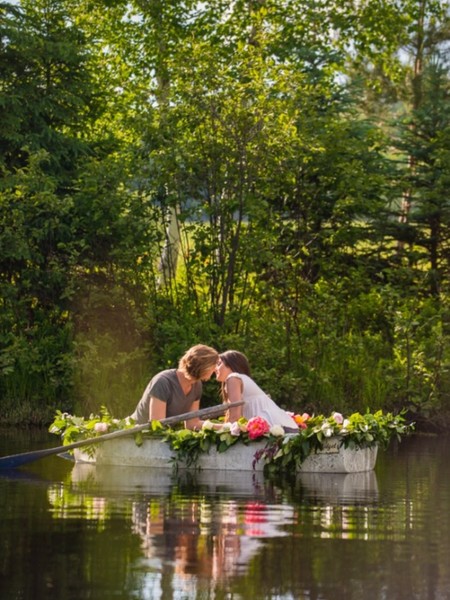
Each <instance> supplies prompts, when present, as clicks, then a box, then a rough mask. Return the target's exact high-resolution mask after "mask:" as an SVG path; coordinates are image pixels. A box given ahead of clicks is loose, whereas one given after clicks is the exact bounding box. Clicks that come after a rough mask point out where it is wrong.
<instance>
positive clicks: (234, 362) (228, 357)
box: [219, 350, 251, 377]
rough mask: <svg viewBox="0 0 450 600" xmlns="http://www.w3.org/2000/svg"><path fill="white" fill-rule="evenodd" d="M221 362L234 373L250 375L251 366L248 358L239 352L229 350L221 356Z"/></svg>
mask: <svg viewBox="0 0 450 600" xmlns="http://www.w3.org/2000/svg"><path fill="white" fill-rule="evenodd" d="M219 358H220V360H221V361H222V362H223V363H224V365H226V366H227V367H228V368H230V369H231V370H232V371H233V372H234V373H242V374H243V375H248V376H249V377H251V374H250V365H249V362H248V359H247V357H246V356H245V354H242V352H238V351H237V350H227V351H226V352H223V353H222V354H219Z"/></svg>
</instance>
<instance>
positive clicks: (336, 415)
mask: <svg viewBox="0 0 450 600" xmlns="http://www.w3.org/2000/svg"><path fill="white" fill-rule="evenodd" d="M331 416H332V417H333V419H334V420H335V421H336V423H338V424H339V425H342V423H343V422H344V417H343V416H342V415H341V413H338V412H334V413H333V414H332V415H331Z"/></svg>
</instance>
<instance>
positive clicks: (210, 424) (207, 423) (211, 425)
mask: <svg viewBox="0 0 450 600" xmlns="http://www.w3.org/2000/svg"><path fill="white" fill-rule="evenodd" d="M202 429H207V430H212V429H214V423H213V422H212V421H210V420H209V419H206V421H203V424H202Z"/></svg>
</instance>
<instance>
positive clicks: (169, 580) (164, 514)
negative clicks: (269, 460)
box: [0, 430, 450, 600]
mask: <svg viewBox="0 0 450 600" xmlns="http://www.w3.org/2000/svg"><path fill="white" fill-rule="evenodd" d="M0 434H1V438H0V455H1V456H4V455H7V454H13V453H17V452H24V451H31V450H37V449H40V448H46V447H50V446H56V445H57V444H58V443H59V440H57V438H56V437H55V436H50V435H48V434H47V433H46V432H21V431H16V430H5V431H1V432H0ZM449 469H450V439H449V437H448V436H442V437H428V436H427V437H412V438H409V439H407V440H405V441H404V442H402V444H400V445H399V446H397V445H395V444H394V445H392V446H391V447H390V449H389V450H388V451H387V452H383V453H381V454H380V455H379V459H378V462H377V466H376V469H375V472H373V473H366V474H356V475H323V474H322V475H317V476H311V475H306V474H305V475H303V476H302V477H301V478H299V479H298V480H297V481H296V482H295V483H290V484H289V483H280V482H278V483H272V482H267V481H264V479H263V478H262V476H260V475H255V474H253V473H243V472H238V473H234V474H223V473H222V474H219V473H216V474H210V475H206V473H200V474H197V475H195V476H193V477H192V476H188V475H186V474H185V475H180V476H178V477H177V478H173V477H172V475H171V473H170V472H169V471H168V472H165V471H157V472H156V473H155V471H149V470H147V469H123V468H116V467H115V468H112V467H108V468H106V467H103V468H95V467H92V466H90V465H76V466H74V465H73V464H72V463H70V462H69V461H66V460H64V459H62V458H59V457H49V458H45V459H42V460H40V461H37V462H35V463H32V464H30V465H29V466H27V467H22V468H21V469H20V470H17V471H16V472H10V473H5V472H1V471H0V511H1V512H0V523H1V526H0V527H1V529H0V598H1V600H44V599H47V598H48V599H50V598H51V599H55V600H84V599H90V600H115V599H119V600H122V599H123V600H124V599H139V600H147V599H152V600H153V599H155V600H156V599H158V600H159V599H167V600H169V599H178V600H184V599H217V600H219V599H243V600H247V599H248V600H253V599H255V600H258V599H263V598H274V599H280V600H281V599H286V600H287V599H295V600H303V599H308V600H312V599H314V600H316V599H317V600H319V599H320V600H344V599H345V600H353V599H355V600H363V599H364V600H372V599H377V600H378V599H380V600H381V599H386V600H396V599H408V600H412V599H416V598H417V599H420V600H438V599H439V600H440V599H442V600H444V599H450V476H449Z"/></svg>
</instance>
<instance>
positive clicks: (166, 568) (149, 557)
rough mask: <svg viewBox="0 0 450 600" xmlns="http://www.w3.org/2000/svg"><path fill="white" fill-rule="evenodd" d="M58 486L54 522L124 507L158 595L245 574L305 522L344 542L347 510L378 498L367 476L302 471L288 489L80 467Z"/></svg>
mask: <svg viewBox="0 0 450 600" xmlns="http://www.w3.org/2000/svg"><path fill="white" fill-rule="evenodd" d="M62 487H63V489H59V490H57V489H53V491H52V492H51V494H52V497H51V498H50V499H51V501H52V504H53V507H54V516H55V518H70V516H71V514H72V516H73V510H74V509H75V513H76V514H77V515H78V516H79V517H81V518H84V519H96V520H98V521H99V522H101V524H100V525H99V526H101V527H103V528H104V527H105V521H107V520H108V519H112V518H113V517H115V518H117V511H118V510H121V511H122V515H123V517H124V518H126V519H127V521H129V523H130V526H131V530H132V533H133V534H136V535H137V536H139V539H140V546H141V558H140V559H139V560H138V561H137V562H135V563H134V564H133V565H132V569H133V572H134V573H135V574H137V573H139V574H140V575H141V577H142V578H143V579H144V580H145V583H144V581H143V582H141V583H142V585H144V586H145V587H147V586H150V587H152V589H154V588H155V586H156V587H158V586H160V585H161V580H162V578H167V577H169V578H171V579H172V580H173V582H174V583H173V587H174V589H181V590H183V591H184V592H192V589H188V588H191V587H192V586H193V588H194V589H195V590H196V591H197V592H199V591H204V590H205V589H208V590H210V591H211V586H212V585H213V584H214V585H216V584H217V583H223V582H225V581H228V580H229V579H230V578H231V577H234V576H236V575H239V574H244V573H246V572H247V571H248V566H249V562H250V560H251V559H252V558H253V557H255V556H256V555H257V554H258V553H259V552H261V551H262V549H263V547H264V545H265V544H266V543H267V540H269V539H273V538H280V537H285V536H293V535H294V536H302V530H303V528H304V527H305V526H306V524H307V522H309V524H310V525H313V527H314V525H317V530H318V533H317V535H318V536H320V537H326V536H327V532H328V531H330V532H333V535H334V536H337V535H338V533H337V531H338V529H339V530H340V535H341V537H346V533H345V530H346V525H345V521H346V519H348V518H349V514H350V513H351V510H352V508H351V507H352V506H353V507H355V506H358V505H360V504H371V503H372V502H374V501H376V498H377V495H378V489H377V481H376V475H375V473H374V472H373V471H370V472H364V473H351V474H323V473H322V474H313V473H304V474H300V475H298V476H297V479H296V481H295V483H294V484H291V485H290V486H289V485H287V486H284V485H281V484H276V483H274V482H270V481H267V480H265V478H264V476H263V474H262V473H261V472H259V473H258V472H254V473H249V472H238V471H234V472H230V471H199V472H195V473H192V472H186V471H184V472H180V473H178V474H174V473H173V472H172V470H169V469H167V470H166V469H143V468H139V467H109V466H100V465H97V466H94V465H89V464H76V465H75V466H74V468H73V470H72V472H71V477H70V482H69V485H65V486H62ZM71 505H72V506H71ZM83 507H84V508H83ZM120 507H121V508H120ZM311 507H314V510H313V511H311ZM343 507H344V508H345V510H343ZM349 511H350V512H349ZM336 521H339V523H340V524H341V527H339V528H336Z"/></svg>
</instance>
